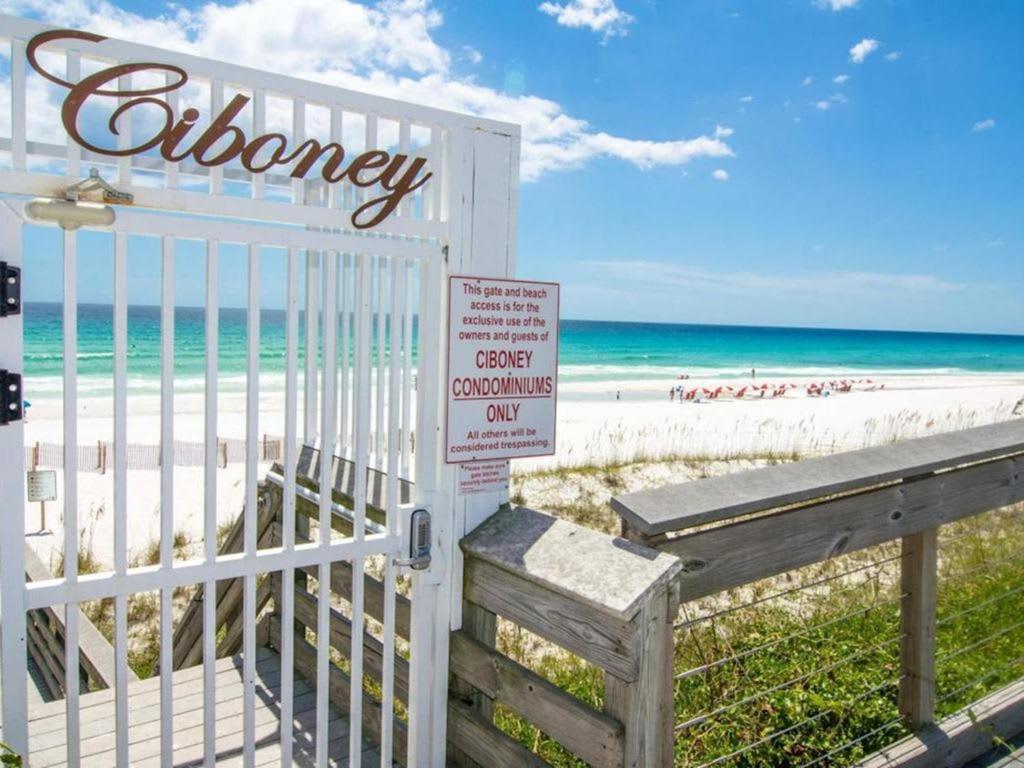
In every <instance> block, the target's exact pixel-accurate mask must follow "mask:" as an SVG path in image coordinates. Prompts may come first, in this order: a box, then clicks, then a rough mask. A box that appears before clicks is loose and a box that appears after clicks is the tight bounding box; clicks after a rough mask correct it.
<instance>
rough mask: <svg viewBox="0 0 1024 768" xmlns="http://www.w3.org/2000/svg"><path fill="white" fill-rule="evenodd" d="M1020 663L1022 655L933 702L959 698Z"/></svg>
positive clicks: (1022, 661)
mask: <svg viewBox="0 0 1024 768" xmlns="http://www.w3.org/2000/svg"><path fill="white" fill-rule="evenodd" d="M1021 663H1024V654H1021V655H1020V656H1018V657H1017V658H1015V659H1010V661H1007V662H1005V663H1003V664H1000V665H999V666H997V667H993V668H992V669H990V670H989V671H988V672H986V673H984V674H983V675H981V676H979V677H976V678H974V680H972V681H971V682H969V683H966V684H965V685H961V686H960V687H959V688H957V689H955V690H953V691H949V692H948V693H944V694H943V695H942V696H939V697H938V698H937V699H936V700H935V701H936V703H938V704H941V703H942V702H944V701H949V700H950V699H952V698H955V697H957V696H959V695H960V694H961V693H963V692H964V691H969V690H970V689H971V688H974V687H976V686H979V685H981V684H982V683H983V682H985V681H986V680H988V679H990V678H992V677H998V676H999V675H1001V674H1002V673H1003V672H1006V671H1007V670H1008V669H1012V668H1013V667H1016V666H1017V665H1018V664H1021Z"/></svg>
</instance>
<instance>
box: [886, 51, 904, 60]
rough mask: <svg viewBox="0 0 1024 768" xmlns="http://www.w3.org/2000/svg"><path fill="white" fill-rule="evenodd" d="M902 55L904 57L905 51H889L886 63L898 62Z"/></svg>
mask: <svg viewBox="0 0 1024 768" xmlns="http://www.w3.org/2000/svg"><path fill="white" fill-rule="evenodd" d="M902 55H903V51H889V53H887V54H885V60H886V61H897V60H899V58H900V56H902Z"/></svg>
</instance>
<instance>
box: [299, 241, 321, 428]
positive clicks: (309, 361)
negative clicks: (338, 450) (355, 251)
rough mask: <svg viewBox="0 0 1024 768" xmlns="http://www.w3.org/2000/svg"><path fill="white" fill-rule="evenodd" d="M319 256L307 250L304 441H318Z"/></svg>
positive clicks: (303, 406)
mask: <svg viewBox="0 0 1024 768" xmlns="http://www.w3.org/2000/svg"><path fill="white" fill-rule="evenodd" d="M318 263H319V256H318V254H317V252H316V251H311V250H307V251H306V372H305V374H304V378H303V404H302V408H303V414H304V416H305V430H304V431H303V442H305V444H306V445H314V444H315V442H316V426H317V424H316V421H317V419H316V413H317V376H316V371H317V326H318V322H319V320H318V317H317V314H318V312H319V307H318V306H317V290H316V288H317V272H318V271H319V268H318Z"/></svg>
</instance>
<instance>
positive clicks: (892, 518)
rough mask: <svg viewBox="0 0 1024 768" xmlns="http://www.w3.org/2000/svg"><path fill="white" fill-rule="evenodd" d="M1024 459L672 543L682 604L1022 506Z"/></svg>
mask: <svg viewBox="0 0 1024 768" xmlns="http://www.w3.org/2000/svg"><path fill="white" fill-rule="evenodd" d="M1022 470H1024V456H1018V457H1015V458H1012V459H1000V460H997V461H992V462H988V463H985V464H979V465H976V466H972V467H966V468H964V469H958V470H954V471H951V472H945V473H942V474H939V475H929V476H926V477H922V478H919V479H917V480H911V481H908V482H904V483H901V484H900V485H898V486H892V487H887V488H881V489H879V490H875V491H866V492H864V493H861V494H857V495H855V496H846V497H843V498H839V499H835V500H833V501H825V502H822V503H820V504H816V505H814V506H811V507H802V508H800V509H794V510H789V511H786V512H779V513H777V514H773V515H766V516H763V517H759V518H755V519H752V520H743V521H740V522H736V523H732V524H729V525H723V526H721V527H718V528H713V529H710V530H706V531H699V532H697V533H692V534H687V535H684V536H680V537H679V538H676V539H671V540H669V541H668V542H666V543H665V544H664V545H662V546H663V548H664V549H665V551H667V552H671V553H673V554H675V555H678V556H679V557H680V558H681V559H682V560H683V572H682V573H681V574H680V576H679V583H680V589H681V599H682V600H683V602H686V601H689V600H696V599H699V598H701V597H706V596H707V595H712V594H714V593H716V592H720V591H722V590H724V589H730V588H732V587H737V586H740V585H743V584H748V583H750V582H753V581H758V580H760V579H764V578H767V577H769V576H774V575H776V574H779V573H783V572H785V571H789V570H793V569H794V568H800V567H802V566H805V565H810V564H812V563H817V562H821V561H823V560H828V559H830V558H832V557H836V556H838V555H843V554H846V553H848V552H854V551H856V550H859V549H863V548H865V547H870V546H874V545H875V544H881V543H883V542H886V541H892V540H894V539H898V538H902V537H903V536H909V535H911V534H914V533H919V532H920V531H924V530H927V529H929V528H936V527H938V526H940V525H944V524H946V523H951V522H954V521H956V520H960V519H963V518H965V517H970V516H972V515H977V514H980V513H981V512H986V511H988V510H991V509H996V508H998V507H1002V506H1006V505H1009V504H1013V503H1015V502H1018V501H1021V500H1024V482H1022V481H1021V478H1022V476H1024V473H1022Z"/></svg>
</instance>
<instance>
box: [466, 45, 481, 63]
mask: <svg viewBox="0 0 1024 768" xmlns="http://www.w3.org/2000/svg"><path fill="white" fill-rule="evenodd" d="M462 55H463V56H464V57H465V58H466V59H467V60H468V61H469V63H470V64H479V63H480V62H481V61H483V60H484V55H483V54H482V53H480V51H478V50H477V49H476V48H474V47H473V46H472V45H464V46H462Z"/></svg>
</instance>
